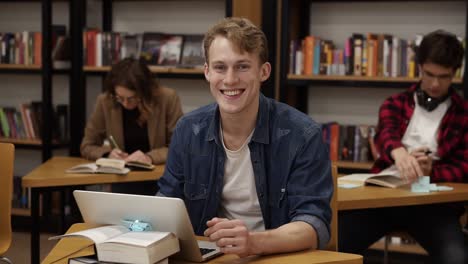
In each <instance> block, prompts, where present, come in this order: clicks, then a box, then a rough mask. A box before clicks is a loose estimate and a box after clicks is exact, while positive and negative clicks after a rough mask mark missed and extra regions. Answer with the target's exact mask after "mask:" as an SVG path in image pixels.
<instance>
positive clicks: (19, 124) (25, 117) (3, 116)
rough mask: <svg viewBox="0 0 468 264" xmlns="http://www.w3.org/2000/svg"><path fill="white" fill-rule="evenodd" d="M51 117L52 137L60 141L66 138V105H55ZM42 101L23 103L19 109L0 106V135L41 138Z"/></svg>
mask: <svg viewBox="0 0 468 264" xmlns="http://www.w3.org/2000/svg"><path fill="white" fill-rule="evenodd" d="M53 112H54V118H53V124H52V125H53V126H54V129H53V131H54V132H53V133H54V135H53V137H54V139H57V140H59V141H60V142H65V141H66V140H67V139H68V127H69V124H68V106H67V105H63V104H60V105H57V106H56V109H55V110H54V111H53ZM41 115H42V103H41V102H38V101H33V102H31V103H23V104H21V105H20V106H19V109H16V108H14V107H0V137H2V138H10V139H27V140H34V139H40V138H41V131H42V123H43V122H42V116H41Z"/></svg>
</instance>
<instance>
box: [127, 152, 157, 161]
mask: <svg viewBox="0 0 468 264" xmlns="http://www.w3.org/2000/svg"><path fill="white" fill-rule="evenodd" d="M125 161H139V162H144V163H149V164H151V163H153V160H151V157H150V156H148V155H146V154H145V153H143V152H142V151H141V150H137V151H135V152H133V153H132V154H130V156H128V157H126V158H125Z"/></svg>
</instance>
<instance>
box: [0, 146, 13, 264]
mask: <svg viewBox="0 0 468 264" xmlns="http://www.w3.org/2000/svg"><path fill="white" fill-rule="evenodd" d="M14 159H15V146H14V145H13V144H10V143H0V262H6V263H10V264H11V263H12V262H11V261H10V260H9V259H8V258H7V257H4V256H3V255H4V254H5V252H6V251H7V250H8V248H10V244H11V199H12V196H13V165H14Z"/></svg>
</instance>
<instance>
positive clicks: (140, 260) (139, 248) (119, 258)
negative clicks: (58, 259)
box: [49, 225, 180, 264]
mask: <svg viewBox="0 0 468 264" xmlns="http://www.w3.org/2000/svg"><path fill="white" fill-rule="evenodd" d="M66 237H84V238H88V239H91V240H93V241H94V243H95V247H96V254H97V259H98V260H99V261H104V262H111V263H113V262H115V263H135V264H153V263H155V262H158V261H161V260H164V259H165V258H168V257H169V256H171V255H173V254H175V253H177V252H179V250H180V246H179V240H178V239H177V237H176V236H175V235H174V234H173V233H170V232H158V231H130V229H129V228H128V227H126V226H123V225H109V226H102V227H97V228H91V229H88V230H84V231H79V232H74V233H70V234H64V235H60V236H53V237H50V238H49V239H61V238H66ZM76 263H80V262H76ZM85 263H86V262H85ZM91 263H93V262H91ZM98 263H99V262H98Z"/></svg>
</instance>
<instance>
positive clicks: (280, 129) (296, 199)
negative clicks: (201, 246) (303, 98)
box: [158, 95, 333, 248]
mask: <svg viewBox="0 0 468 264" xmlns="http://www.w3.org/2000/svg"><path fill="white" fill-rule="evenodd" d="M259 100H260V104H259V112H258V115H257V121H256V125H255V131H254V134H253V136H252V139H251V141H250V142H249V149H250V155H251V160H252V167H253V171H254V176H255V185H256V189H257V196H258V200H259V204H260V207H261V211H262V216H263V220H264V223H265V228H266V229H273V228H277V227H279V226H281V225H284V224H287V223H289V222H293V221H304V222H307V223H309V224H310V225H312V227H313V228H314V229H315V231H316V232H317V236H318V244H319V248H324V247H325V246H326V244H327V243H328V240H329V239H330V220H331V208H330V199H331V196H332V193H333V182H332V176H331V163H330V159H329V154H328V148H327V146H326V145H325V143H324V142H323V139H322V132H321V129H320V126H319V125H318V124H317V123H315V122H314V121H312V119H310V118H309V117H308V116H307V115H305V114H303V113H301V112H299V111H298V110H296V109H294V108H292V107H290V106H287V105H286V104H283V103H278V102H276V101H274V100H272V99H269V98H267V97H265V96H263V95H260V98H259ZM219 124H220V115H219V110H218V107H217V104H211V105H208V106H205V107H202V108H199V109H197V110H195V111H193V112H191V113H189V114H187V115H185V116H183V117H182V118H181V119H180V120H179V122H178V123H177V126H176V130H175V132H174V134H173V137H172V139H171V145H170V148H169V154H168V160H167V163H166V169H165V171H164V175H163V177H162V178H161V179H160V180H159V181H158V184H159V188H160V190H159V195H164V196H169V197H178V198H181V199H183V200H184V201H185V205H186V207H187V210H188V213H189V216H190V220H191V222H192V225H193V228H194V231H195V233H196V234H197V235H203V232H204V231H205V229H206V228H207V227H206V222H207V221H208V220H210V219H212V218H213V217H216V216H217V212H218V207H219V203H220V200H221V193H222V190H223V178H224V163H225V161H226V153H225V151H224V148H223V146H222V142H221V140H220V138H219Z"/></svg>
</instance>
